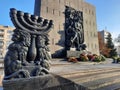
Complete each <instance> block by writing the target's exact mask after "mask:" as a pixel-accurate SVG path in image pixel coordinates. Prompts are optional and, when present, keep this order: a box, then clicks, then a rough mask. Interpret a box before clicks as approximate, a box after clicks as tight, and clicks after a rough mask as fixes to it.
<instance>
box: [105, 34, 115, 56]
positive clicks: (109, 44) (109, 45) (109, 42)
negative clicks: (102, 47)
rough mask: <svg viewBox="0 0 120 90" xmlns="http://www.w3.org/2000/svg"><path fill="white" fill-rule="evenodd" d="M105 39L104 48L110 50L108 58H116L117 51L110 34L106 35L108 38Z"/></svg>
mask: <svg viewBox="0 0 120 90" xmlns="http://www.w3.org/2000/svg"><path fill="white" fill-rule="evenodd" d="M106 39H107V43H106V47H107V48H108V49H109V50H110V52H109V57H114V56H117V51H116V49H115V47H114V44H113V42H112V37H111V34H110V33H109V34H108V37H107V38H106Z"/></svg>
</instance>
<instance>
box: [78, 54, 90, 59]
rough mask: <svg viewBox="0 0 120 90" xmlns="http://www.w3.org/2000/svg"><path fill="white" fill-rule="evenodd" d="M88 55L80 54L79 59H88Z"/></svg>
mask: <svg viewBox="0 0 120 90" xmlns="http://www.w3.org/2000/svg"><path fill="white" fill-rule="evenodd" d="M88 60H89V59H88V57H87V55H85V54H80V61H88Z"/></svg>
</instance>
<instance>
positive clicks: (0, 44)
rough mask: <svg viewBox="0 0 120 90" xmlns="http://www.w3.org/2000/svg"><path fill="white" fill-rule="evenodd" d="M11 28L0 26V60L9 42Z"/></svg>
mask: <svg viewBox="0 0 120 90" xmlns="http://www.w3.org/2000/svg"><path fill="white" fill-rule="evenodd" d="M13 29H14V28H12V27H9V26H1V25H0V59H3V58H4V56H5V54H6V51H7V48H8V46H9V44H10V43H11V42H12V41H11V36H12V33H13Z"/></svg>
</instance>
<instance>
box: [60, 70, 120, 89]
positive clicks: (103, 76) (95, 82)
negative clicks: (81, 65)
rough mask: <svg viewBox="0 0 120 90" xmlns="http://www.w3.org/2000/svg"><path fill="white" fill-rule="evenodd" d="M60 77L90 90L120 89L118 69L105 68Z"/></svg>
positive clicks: (65, 74) (119, 72)
mask: <svg viewBox="0 0 120 90" xmlns="http://www.w3.org/2000/svg"><path fill="white" fill-rule="evenodd" d="M61 76H63V77H65V78H67V79H69V80H71V81H74V82H75V83H77V84H79V85H82V86H84V87H87V88H89V89H91V90H98V89H99V90H110V89H106V88H112V89H111V90H115V89H118V88H120V68H106V69H104V70H103V69H93V70H85V71H79V72H78V71H76V72H71V73H68V72H66V73H64V74H61ZM110 86H111V87H110ZM115 86H116V88H115ZM104 88H105V89H104Z"/></svg>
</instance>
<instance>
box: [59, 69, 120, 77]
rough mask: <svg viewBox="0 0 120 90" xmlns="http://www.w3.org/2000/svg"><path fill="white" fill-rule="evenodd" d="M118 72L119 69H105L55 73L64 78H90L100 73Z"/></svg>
mask: <svg viewBox="0 0 120 90" xmlns="http://www.w3.org/2000/svg"><path fill="white" fill-rule="evenodd" d="M115 71H116V72H119V71H120V68H106V69H104V70H103V69H93V70H82V71H73V72H65V73H62V72H61V73H57V74H58V75H60V76H62V77H65V78H78V77H80V76H85V75H86V76H90V75H95V74H101V73H108V72H115Z"/></svg>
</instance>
